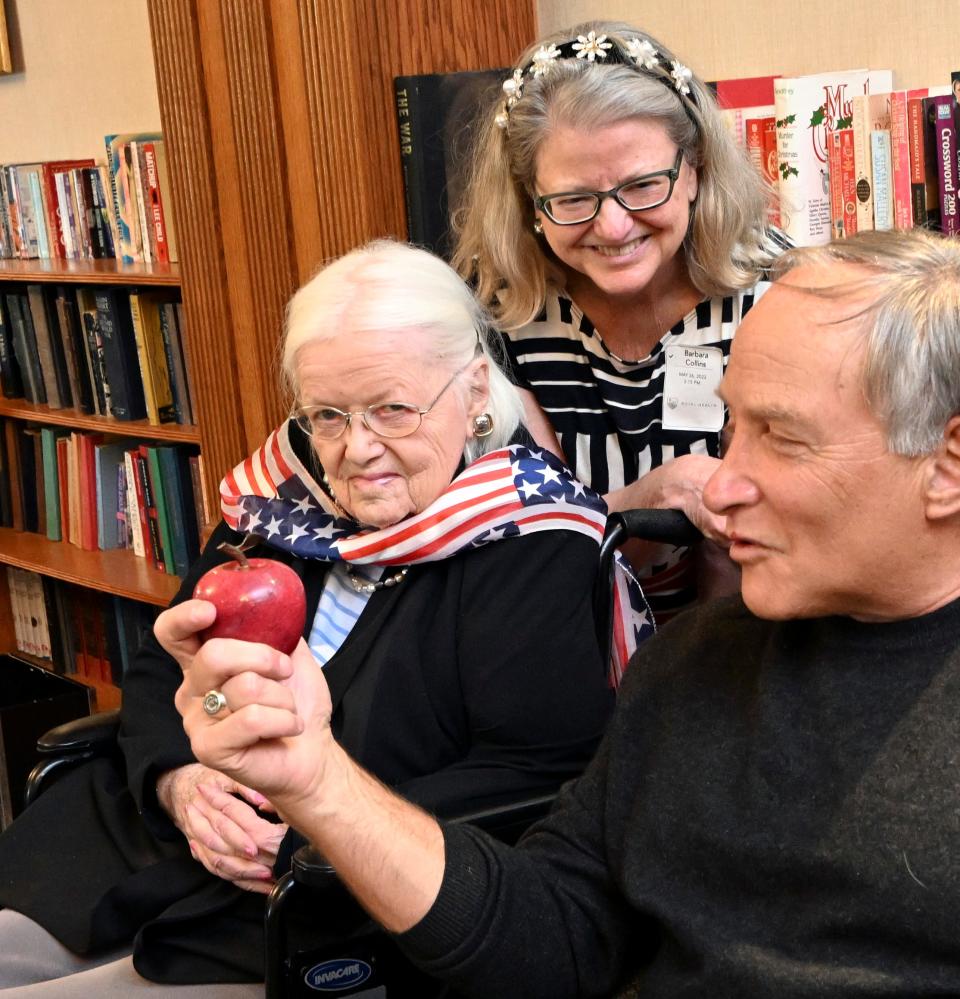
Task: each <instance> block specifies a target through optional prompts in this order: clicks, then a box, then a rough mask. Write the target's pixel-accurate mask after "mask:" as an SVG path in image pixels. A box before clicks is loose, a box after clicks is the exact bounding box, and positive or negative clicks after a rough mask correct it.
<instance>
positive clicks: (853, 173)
mask: <svg viewBox="0 0 960 999" xmlns="http://www.w3.org/2000/svg"><path fill="white" fill-rule="evenodd" d="M510 73H511V70H509V69H505V68H501V69H492V70H477V71H462V72H455V73H433V74H419V75H408V76H399V77H396V78H395V79H394V97H395V102H396V113H397V125H398V134H399V139H400V159H401V165H402V167H403V176H404V190H405V196H406V207H407V230H408V238H409V239H410V240H411V241H412V242H415V243H418V244H420V245H422V246H426V247H428V248H430V249H432V250H434V251H436V252H438V253H440V254H441V255H444V256H449V253H450V251H451V249H452V239H451V228H450V218H451V216H452V215H453V214H454V213H455V212H456V210H457V208H458V206H459V204H460V199H461V197H462V194H463V189H464V180H465V177H466V174H467V171H468V165H469V162H470V157H471V152H472V142H473V138H474V136H475V134H476V126H477V122H478V120H479V118H480V116H481V115H483V114H484V113H489V110H490V108H491V107H492V106H494V105H495V104H496V103H497V102H498V101H500V100H502V97H503V94H502V90H501V85H502V83H503V81H504V79H506V78H507V77H508V76H509V75H510ZM951 83H952V84H954V89H951V85H950V84H947V83H944V84H943V85H939V86H930V87H924V88H916V89H912V90H897V89H895V88H894V80H893V73H892V72H891V71H890V70H866V69H863V70H850V71H840V72H830V73H818V74H813V75H810V76H800V77H789V78H787V77H780V76H774V75H767V76H756V77H746V78H742V79H731V80H719V81H714V82H712V83H710V84H709V85H710V87H711V88H712V89H713V91H714V93H715V95H716V97H717V101H718V103H719V105H720V108H721V115H722V116H723V118H724V121H725V122H726V124H727V127H728V128H729V129H730V131H731V133H732V134H733V136H734V138H735V139H736V140H737V141H738V142H739V143H740V144H741V145H742V146H743V147H744V148H745V149H746V151H747V154H748V155H749V157H750V159H751V160H752V161H753V162H754V163H755V165H756V167H757V169H758V170H759V171H760V172H761V173H762V175H763V176H764V177H765V178H766V179H767V180H768V182H769V183H770V185H771V187H772V188H773V190H775V191H776V192H777V193H778V198H777V199H776V200H775V202H774V203H773V204H772V205H771V213H770V214H771V221H772V223H773V224H774V225H777V226H781V227H782V228H783V229H784V231H785V232H786V234H787V235H788V236H789V237H790V239H791V240H792V241H793V242H794V243H795V244H796V245H814V244H818V243H824V242H827V241H829V240H830V239H831V238H838V237H843V236H847V235H851V234H852V233H854V232H856V231H858V230H863V229H872V228H881V229H882V228H894V227H896V228H910V227H911V226H914V225H918V226H926V227H928V228H935V229H941V230H942V231H944V232H946V233H949V234H951V235H954V234H956V233H957V231H958V229H960V222H958V218H960V216H958V214H957V204H956V183H957V172H958V169H960V162H958V155H960V153H958V147H960V142H958V140H957V127H958V126H957V122H958V110H957V103H956V98H955V97H954V96H953V94H954V93H955V92H960V73H954V74H952V80H951Z"/></svg>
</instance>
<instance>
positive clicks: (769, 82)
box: [707, 76, 777, 108]
mask: <svg viewBox="0 0 960 999" xmlns="http://www.w3.org/2000/svg"><path fill="white" fill-rule="evenodd" d="M776 79H777V77H776V76H743V77H739V78H737V79H734V80H715V81H712V82H710V83H708V84H707V86H708V87H710V89H711V90H712V91H713V92H714V94H715V95H716V98H717V103H718V104H719V105H720V107H722V108H752V107H759V106H761V105H764V104H773V81H774V80H776Z"/></svg>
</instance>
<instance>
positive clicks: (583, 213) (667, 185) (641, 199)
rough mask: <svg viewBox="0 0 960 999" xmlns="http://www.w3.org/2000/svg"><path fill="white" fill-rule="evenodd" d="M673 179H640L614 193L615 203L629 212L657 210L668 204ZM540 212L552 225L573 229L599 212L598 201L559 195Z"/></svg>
mask: <svg viewBox="0 0 960 999" xmlns="http://www.w3.org/2000/svg"><path fill="white" fill-rule="evenodd" d="M672 191H673V178H672V177H670V176H667V175H665V176H663V177H650V178H643V177H641V178H639V179H638V180H635V181H633V182H631V183H629V184H624V186H623V187H620V188H618V189H617V191H616V194H615V195H614V197H616V199H617V201H618V202H619V203H620V204H621V205H622V206H623V207H624V208H625V209H626V210H627V211H629V212H642V211H645V210H646V209H648V208H658V207H659V206H660V205H662V204H665V203H666V202H667V201H669V200H670V195H671V193H672ZM543 210H544V211H545V212H546V213H547V215H549V216H550V218H552V219H553V221H554V222H559V223H561V224H564V223H565V224H567V225H573V224H575V223H577V222H588V221H589V220H590V219H592V218H593V217H594V216H595V215H596V214H597V212H598V211H599V210H600V197H599V196H598V195H596V194H587V193H579V192H578V193H577V194H562V195H559V196H558V197H555V198H547V199H546V200H545V201H544V202H543Z"/></svg>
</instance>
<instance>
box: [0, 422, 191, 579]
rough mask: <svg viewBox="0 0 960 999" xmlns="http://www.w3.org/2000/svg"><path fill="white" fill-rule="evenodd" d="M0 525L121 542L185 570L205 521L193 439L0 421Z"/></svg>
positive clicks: (71, 538) (96, 546)
mask: <svg viewBox="0 0 960 999" xmlns="http://www.w3.org/2000/svg"><path fill="white" fill-rule="evenodd" d="M0 429H2V434H0V472H2V473H3V474H2V476H0V526H3V527H10V528H13V529H14V530H17V531H28V532H32V533H35V534H42V535H45V536H46V537H47V538H49V539H50V540H51V541H64V542H68V543H70V544H73V545H75V546H76V547H78V548H82V549H84V550H86V551H97V550H101V551H109V550H112V549H117V548H129V549H131V550H132V551H133V552H134V554H135V555H137V556H139V557H141V558H146V559H149V560H150V561H151V562H152V564H153V565H154V567H155V568H157V569H158V570H160V571H162V572H166V573H168V574H169V575H178V576H184V575H186V572H187V569H188V567H189V565H190V563H191V562H192V561H193V560H194V559H195V558H196V557H197V556H198V555H199V554H200V527H201V525H202V524H203V523H204V522H205V519H206V511H205V510H204V508H203V491H202V489H201V487H200V481H201V477H202V474H203V472H202V465H201V458H200V455H199V454H198V453H197V448H196V447H194V446H193V445H187V444H179V445H153V444H143V443H140V442H138V441H135V440H129V439H125V438H117V437H107V438H105V437H104V436H103V435H102V434H95V433H85V432H82V431H77V430H74V431H70V430H65V429H62V428H59V427H49V426H36V425H34V424H31V423H23V422H21V421H19V420H3V421H0Z"/></svg>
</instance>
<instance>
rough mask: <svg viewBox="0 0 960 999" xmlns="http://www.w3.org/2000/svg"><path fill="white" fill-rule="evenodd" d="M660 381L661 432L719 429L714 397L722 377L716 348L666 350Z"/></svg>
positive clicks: (717, 403)
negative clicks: (661, 402)
mask: <svg viewBox="0 0 960 999" xmlns="http://www.w3.org/2000/svg"><path fill="white" fill-rule="evenodd" d="M666 354H667V370H666V374H665V376H664V379H663V428H664V430H711V431H714V432H716V431H718V430H720V429H721V428H722V427H723V402H722V401H721V400H720V398H719V397H718V396H717V389H718V388H719V386H720V379H721V378H722V377H723V351H722V350H721V349H720V348H719V347H684V346H682V345H680V344H674V345H672V346H670V347H667V351H666Z"/></svg>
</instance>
